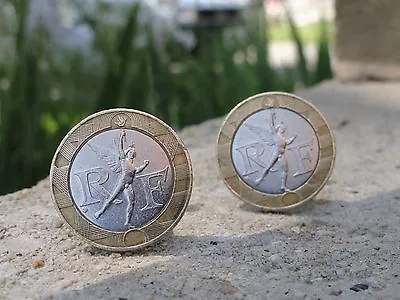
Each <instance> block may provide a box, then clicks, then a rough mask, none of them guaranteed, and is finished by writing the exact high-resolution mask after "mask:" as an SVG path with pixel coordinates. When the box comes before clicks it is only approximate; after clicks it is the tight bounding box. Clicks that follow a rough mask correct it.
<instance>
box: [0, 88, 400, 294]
mask: <svg viewBox="0 0 400 300" xmlns="http://www.w3.org/2000/svg"><path fill="white" fill-rule="evenodd" d="M399 92H400V84H388V83H380V84H378V83H365V84H347V85H344V84H339V83H336V82H327V83H323V84H321V85H319V86H317V87H315V88H312V89H309V90H303V91H299V92H298V93H297V94H299V95H300V96H303V97H305V98H306V99H309V100H310V101H312V102H313V103H314V104H315V105H317V106H318V107H319V108H320V109H321V110H322V112H323V113H324V114H325V116H326V117H327V119H328V121H330V123H331V125H332V127H333V129H334V132H335V135H336V140H337V150H338V151H337V154H338V157H337V164H336V168H335V170H334V172H333V176H332V178H331V180H330V181H329V183H328V185H327V186H326V187H325V188H324V189H323V190H322V192H321V193H320V194H319V196H318V197H317V199H316V200H315V201H313V202H311V203H309V204H307V206H305V207H303V209H300V210H299V211H297V212H295V213H293V214H276V213H263V212H261V211H259V210H256V209H253V208H252V207H250V206H248V205H246V204H244V203H242V202H241V201H239V200H238V199H236V198H235V197H234V196H233V195H232V194H231V193H230V192H229V191H228V189H227V188H226V187H225V186H224V184H223V182H222V181H221V179H220V176H219V171H218V167H217V164H216V157H215V148H216V145H215V141H216V136H217V133H218V129H219V126H220V125H221V122H222V119H217V120H211V121H207V122H205V123H203V124H200V125H197V126H192V127H189V128H186V129H184V130H183V131H182V132H181V133H180V134H181V136H182V138H183V139H184V141H185V142H186V144H187V146H188V147H189V150H190V153H191V156H192V160H193V166H194V189H193V195H192V199H191V201H190V204H189V207H188V210H187V212H186V214H185V216H184V217H183V218H182V221H181V222H180V223H179V224H178V226H177V227H176V228H175V230H174V233H173V234H170V235H169V236H168V237H167V238H166V239H165V240H164V241H162V242H160V243H158V244H157V245H155V246H152V247H150V248H148V249H145V250H141V251H139V252H135V253H125V254H122V255H119V254H113V253H110V252H107V251H102V250H98V249H94V248H92V247H90V246H87V245H86V244H85V243H84V242H82V241H81V240H80V239H79V238H78V237H76V236H75V235H73V234H71V233H69V231H68V229H67V228H66V226H65V225H62V222H61V221H60V219H59V217H58V216H57V214H56V210H55V209H54V207H53V203H52V201H51V199H50V194H49V187H48V182H47V180H45V181H41V182H40V183H39V184H38V185H37V186H35V187H33V188H32V189H26V190H23V191H20V192H17V193H14V194H11V195H6V196H3V197H0V211H1V217H0V298H1V299H20V298H30V299H31V298H33V299H38V298H48V299H50V298H51V299H118V298H126V299H138V298H143V299H175V298H183V299H205V298H207V299H208V298H210V299H211V298H218V299H265V298H268V299H282V298H285V299H286V298H289V299H316V298H321V299H327V298H333V297H336V296H337V295H340V296H341V299H359V298H360V297H362V298H371V299H392V298H395V297H397V295H398V290H399V288H400V286H399V281H398V277H397V276H398V275H399V274H400V267H399V264H398V259H397V258H398V257H399V256H400V249H399V247H398V241H399V239H400V236H399V235H400V233H399V231H398V229H397V227H396V226H395V224H398V220H399V217H400V205H399V201H400V200H399V199H400V187H399V177H400V156H399V153H400V143H399V142H398V141H397V139H398V137H399V136H400V126H398V124H399V121H398V120H399V118H398V116H399V113H400V102H399V101H398V94H399ZM36 259H40V260H43V262H44V266H43V267H42V268H37V269H34V268H33V263H34V261H35V260H36ZM39 265H40V264H39ZM358 283H366V284H368V286H369V288H368V289H367V290H365V291H361V292H359V293H355V292H354V291H352V290H350V288H351V287H352V286H353V285H355V284H358Z"/></svg>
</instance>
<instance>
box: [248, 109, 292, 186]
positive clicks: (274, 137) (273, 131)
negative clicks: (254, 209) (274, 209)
mask: <svg viewBox="0 0 400 300" xmlns="http://www.w3.org/2000/svg"><path fill="white" fill-rule="evenodd" d="M246 127H247V128H249V129H250V130H251V131H253V132H254V133H255V134H257V135H258V136H259V137H260V138H261V139H262V140H264V141H265V142H266V143H267V144H268V145H270V146H272V147H273V149H272V153H271V155H270V159H269V161H268V163H267V165H266V167H265V169H264V171H263V172H262V175H261V176H260V177H259V178H257V179H256V180H255V182H256V185H259V184H260V183H261V181H262V180H264V178H265V176H267V175H268V173H269V172H270V171H271V169H272V167H274V166H277V168H278V169H277V171H278V172H279V173H280V176H281V190H282V191H284V192H288V191H290V189H288V188H287V186H286V183H287V175H288V161H287V154H286V147H287V146H288V145H290V144H292V143H293V141H294V140H295V139H296V136H292V137H290V138H286V136H285V132H286V126H285V125H284V124H283V122H280V123H278V124H276V113H275V110H273V109H271V122H270V123H269V127H270V128H269V129H264V128H261V127H255V126H251V125H249V124H248V125H246Z"/></svg>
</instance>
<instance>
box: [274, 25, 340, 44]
mask: <svg viewBox="0 0 400 300" xmlns="http://www.w3.org/2000/svg"><path fill="white" fill-rule="evenodd" d="M326 27H327V28H326V30H327V35H328V40H329V42H331V43H332V42H333V40H334V34H335V24H334V22H333V21H329V22H326ZM297 29H298V31H299V35H300V38H301V41H302V43H304V44H318V43H319V41H320V35H321V22H317V23H312V24H307V25H303V26H298V27H297ZM267 35H268V38H269V40H270V41H271V42H290V41H292V30H291V28H290V24H289V22H275V23H271V24H268V26H267Z"/></svg>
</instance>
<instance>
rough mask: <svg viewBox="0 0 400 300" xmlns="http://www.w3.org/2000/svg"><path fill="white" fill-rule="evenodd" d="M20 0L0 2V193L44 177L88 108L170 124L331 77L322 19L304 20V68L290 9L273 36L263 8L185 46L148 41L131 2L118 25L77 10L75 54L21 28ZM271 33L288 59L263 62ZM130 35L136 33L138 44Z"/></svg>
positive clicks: (25, 1)
mask: <svg viewBox="0 0 400 300" xmlns="http://www.w3.org/2000/svg"><path fill="white" fill-rule="evenodd" d="M71 1H72V0H71ZM29 2H30V1H29V0H9V1H8V0H7V1H4V0H3V1H0V14H3V13H4V12H5V11H6V9H5V8H7V11H8V15H7V16H4V15H2V16H0V36H2V37H3V38H2V39H0V174H1V180H0V194H4V193H8V192H12V191H15V190H17V189H20V188H23V187H27V186H31V185H33V184H35V183H36V182H37V181H38V180H40V179H43V178H45V177H46V176H47V175H48V171H49V167H50V163H51V159H52V156H53V154H54V152H55V150H56V148H57V146H58V144H59V142H60V141H61V139H62V138H63V137H64V135H65V134H66V133H67V132H68V130H69V129H70V128H71V127H72V126H73V125H75V124H76V123H77V122H79V121H80V120H81V119H82V118H84V117H86V116H88V115H89V114H91V113H93V112H97V111H100V110H103V109H107V108H114V107H127V108H133V109H138V110H142V111H146V112H149V113H151V114H153V115H155V116H157V117H159V118H161V119H163V120H164V121H165V122H167V123H169V124H170V125H171V126H173V127H174V128H176V129H180V128H182V127H184V126H187V125H191V124H197V123H199V122H202V121H204V120H206V119H210V118H214V117H218V116H222V115H224V114H226V113H227V112H228V111H229V110H230V109H231V108H232V107H233V106H234V105H236V104H237V103H238V102H240V101H241V100H243V99H245V98H247V97H248V96H250V95H252V94H256V93H260V92H264V91H273V90H279V91H287V92H292V91H293V90H294V88H295V87H296V88H297V87H298V86H310V85H313V84H316V83H318V82H320V81H322V80H324V79H327V78H331V77H332V71H331V66H330V56H329V43H330V41H331V25H330V24H327V23H325V22H322V21H321V23H320V24H319V26H317V29H316V28H315V26H314V27H313V32H314V33H313V36H314V37H315V36H316V34H315V32H317V38H316V42H317V43H318V49H319V51H318V59H317V63H316V64H314V65H310V64H309V63H308V62H307V60H306V57H305V55H304V41H303V39H304V35H302V34H301V32H299V30H298V28H296V26H295V25H294V23H293V21H291V18H290V14H288V22H287V24H286V25H285V28H286V29H287V30H286V31H285V32H284V33H279V30H281V29H279V28H278V29H277V27H276V26H275V27H273V26H271V30H269V29H270V28H269V26H268V24H267V23H266V20H265V13H264V11H263V10H257V12H258V13H254V14H253V15H252V17H251V18H250V20H251V22H248V23H246V25H245V26H246V30H245V32H246V34H245V35H241V36H235V35H231V36H230V37H228V38H227V37H226V35H225V34H224V32H223V30H220V29H212V30H211V29H204V28H203V29H202V28H199V29H198V30H197V32H196V36H197V46H196V47H195V49H191V50H188V49H186V48H185V47H183V46H182V45H181V44H180V43H179V42H177V41H176V40H175V39H174V38H172V37H169V36H165V37H164V38H163V40H162V42H154V40H155V39H153V38H152V36H153V33H152V30H151V28H150V27H149V26H143V25H140V22H138V19H139V11H140V9H141V8H140V7H139V6H138V5H129V6H127V7H125V8H124V14H121V17H122V18H123V22H122V23H121V24H118V25H112V26H110V25H109V24H106V23H104V22H102V18H92V17H90V16H85V15H83V16H82V18H81V19H79V20H78V21H79V22H81V23H85V24H86V25H88V26H89V28H90V29H91V30H92V32H93V33H94V39H93V42H92V43H91V45H90V49H85V51H81V50H76V49H75V50H70V49H65V48H63V47H60V46H59V45H56V44H55V43H54V42H53V40H52V39H51V36H50V34H49V32H48V28H46V26H41V24H40V23H39V24H38V26H35V28H33V29H32V28H31V27H29V26H28V21H29ZM10 12H11V13H10ZM99 13H100V14H101V10H100V12H99ZM277 32H278V33H277ZM271 34H272V36H274V35H275V36H278V38H279V37H280V36H282V35H284V34H286V35H288V34H289V35H290V36H289V38H290V39H291V40H292V41H293V42H294V43H295V44H296V49H297V58H298V63H297V65H296V66H294V67H284V68H279V69H278V68H274V67H273V66H272V65H271V63H270V61H269V60H268V45H269V43H270V42H269V37H270V36H271ZM139 35H140V36H142V37H143V36H145V37H146V38H145V42H144V43H141V45H140V46H138V42H137V37H138V36H139ZM96 61H97V62H96Z"/></svg>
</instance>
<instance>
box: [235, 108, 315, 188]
mask: <svg viewBox="0 0 400 300" xmlns="http://www.w3.org/2000/svg"><path fill="white" fill-rule="evenodd" d="M318 157H319V147H318V139H317V137H316V134H315V131H314V130H313V128H312V126H311V125H310V124H309V123H308V121H307V120H306V119H304V118H303V117H302V116H300V115H299V114H297V113H295V112H293V111H291V110H289V109H284V108H267V109H263V110H260V111H257V112H255V113H253V114H252V115H250V116H249V117H248V118H247V119H245V120H244V121H243V122H242V124H241V125H240V126H239V127H238V129H237V131H236V133H235V135H234V137H233V142H232V160H233V164H234V166H235V168H236V170H237V171H238V174H239V176H240V177H241V179H242V180H243V181H245V182H246V183H247V184H249V185H250V186H251V187H253V188H255V189H257V190H259V191H262V192H265V193H272V194H278V193H284V192H290V191H293V190H295V189H296V188H298V187H299V186H301V185H302V184H304V183H305V182H306V181H307V180H308V179H309V178H310V176H311V175H312V173H313V170H314V169H315V167H316V165H317V162H318Z"/></svg>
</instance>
